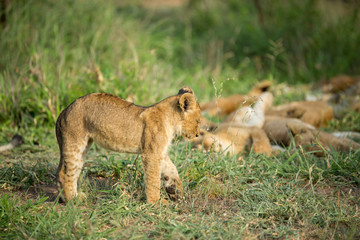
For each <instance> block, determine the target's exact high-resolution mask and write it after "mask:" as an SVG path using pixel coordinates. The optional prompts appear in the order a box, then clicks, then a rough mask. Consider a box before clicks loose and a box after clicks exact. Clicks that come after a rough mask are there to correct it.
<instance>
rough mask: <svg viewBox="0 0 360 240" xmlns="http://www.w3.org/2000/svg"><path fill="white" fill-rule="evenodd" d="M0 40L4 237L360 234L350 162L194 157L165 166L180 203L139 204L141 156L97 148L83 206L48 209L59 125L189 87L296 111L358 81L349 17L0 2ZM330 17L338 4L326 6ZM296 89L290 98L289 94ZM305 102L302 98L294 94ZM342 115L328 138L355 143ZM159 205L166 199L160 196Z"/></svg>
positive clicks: (187, 150) (299, 7) (267, 6)
mask: <svg viewBox="0 0 360 240" xmlns="http://www.w3.org/2000/svg"><path fill="white" fill-rule="evenodd" d="M7 2H8V5H7V8H6V10H5V13H6V21H5V22H4V23H2V25H1V29H0V39H1V41H0V49H2V50H1V58H0V132H1V134H0V142H1V143H5V142H7V141H9V139H11V136H12V135H13V134H14V133H20V134H22V135H23V136H24V137H25V139H26V143H25V144H24V145H23V146H22V147H21V148H19V149H15V150H13V151H12V152H6V153H4V154H2V155H0V238H7V239H22V238H30V239H42V238H49V237H50V238H54V239H72V238H74V239H80V238H84V239H99V238H114V239H118V238H156V239H195V238H199V239H209V238H215V239H216V238H224V239H233V238H236V239H238V238H245V239H247V238H300V239H307V238H320V239H338V238H339V239H356V238H359V237H360V235H359V232H360V220H359V219H360V216H359V202H360V191H359V186H360V152H359V151H357V152H353V153H348V154H344V153H337V152H328V153H326V154H325V157H322V158H315V157H311V156H309V155H307V154H305V153H304V152H303V151H302V149H293V148H290V149H288V150H287V151H286V152H284V153H283V154H282V155H280V156H277V157H275V156H273V157H266V156H262V155H256V154H253V153H250V154H249V155H242V156H241V157H240V158H237V157H228V156H223V155H220V154H217V153H202V152H200V151H198V150H196V151H195V150H192V149H191V146H189V144H188V143H186V142H183V141H180V140H176V141H175V143H174V145H173V146H172V147H171V149H170V156H171V158H172V159H173V161H174V163H175V165H176V166H177V167H178V170H179V173H180V175H181V178H182V180H183V183H184V199H182V200H181V201H180V202H174V203H172V205H171V206H169V207H160V208H156V207H154V206H151V205H146V204H144V202H145V201H144V192H143V191H144V186H143V180H142V179H143V171H142V165H141V160H140V158H139V157H138V156H131V155H124V154H118V153H114V152H108V151H106V150H103V149H100V148H97V147H96V146H95V147H92V149H91V150H90V152H89V154H88V157H87V161H86V163H85V167H84V171H83V174H82V177H81V183H80V186H81V187H80V188H81V191H82V192H84V193H85V195H86V198H84V199H82V200H81V199H79V200H78V201H77V202H74V203H72V204H68V205H64V204H61V203H59V202H58V199H57V197H56V194H55V184H54V183H55V173H56V168H57V164H58V148H57V144H56V140H55V137H54V123H55V121H56V118H57V116H58V115H59V113H60V111H61V110H62V109H63V108H65V107H66V106H67V105H69V104H70V103H71V102H72V101H73V100H75V99H76V98H78V97H79V96H82V95H84V94H87V93H90V92H98V91H104V92H109V93H112V94H115V95H118V96H121V97H124V98H127V97H132V98H134V99H136V103H138V104H140V105H150V104H153V103H154V102H156V101H158V100H160V99H163V98H165V97H167V96H169V95H172V94H175V93H176V92H177V89H179V88H180V87H182V86H184V85H190V86H191V87H192V88H193V89H194V90H195V93H196V95H197V98H198V99H199V101H201V102H205V101H207V100H209V99H211V98H213V97H215V96H217V97H218V96H220V95H222V96H227V95H230V94H232V93H246V92H247V91H248V90H249V89H250V87H251V86H253V85H254V84H255V83H256V82H258V81H260V80H262V79H265V78H266V79H270V80H271V81H272V82H273V83H274V85H275V89H274V91H275V92H274V93H277V94H275V98H276V99H275V102H276V103H281V102H284V101H289V100H295V99H296V100H299V99H303V97H304V94H305V93H304V91H305V90H306V89H308V87H303V86H307V84H315V83H316V82H319V81H321V80H323V79H325V78H329V77H331V76H333V75H336V74H339V73H347V74H350V75H357V74H359V63H360V55H359V54H358V53H359V52H360V44H359V41H358V39H360V28H356V27H355V26H359V23H360V19H359V9H360V5H359V4H358V3H356V2H352V1H346V2H345V3H339V2H338V1H326V0H315V1H314V0H306V1H295V0H294V1H293V0H291V1H286V2H284V1H258V2H260V4H261V8H260V9H259V8H257V7H256V4H254V2H256V1H235V0H229V1H212V0H192V1H190V2H189V4H188V5H185V6H182V7H177V8H162V9H151V8H144V7H141V5H139V4H138V3H136V1H129V2H128V3H124V2H121V1H113V0H111V1H100V0H88V1H82V0H78V1H55V0H46V1H36V0H28V1H7ZM331 4H337V5H336V7H334V6H332V5H331ZM285 88H286V89H290V90H291V89H292V90H291V91H287V92H286V91H285V90H284V89H285ZM298 89H301V90H303V91H299V90H298ZM359 117H360V116H359V114H357V113H353V112H350V113H347V114H345V117H344V118H343V119H339V120H334V121H333V122H331V123H330V125H329V129H327V130H336V131H339V130H357V131H358V130H359V125H358V123H359V121H358V120H359ZM162 194H163V195H164V197H166V196H165V195H166V194H165V193H162Z"/></svg>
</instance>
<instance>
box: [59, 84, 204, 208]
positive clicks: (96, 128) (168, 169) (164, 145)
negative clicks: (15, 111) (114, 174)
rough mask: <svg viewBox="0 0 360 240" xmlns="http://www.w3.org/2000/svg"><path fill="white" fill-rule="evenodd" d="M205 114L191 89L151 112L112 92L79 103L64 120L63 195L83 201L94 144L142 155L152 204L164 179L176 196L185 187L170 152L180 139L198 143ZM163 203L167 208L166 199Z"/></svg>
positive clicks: (61, 132) (65, 113)
mask: <svg viewBox="0 0 360 240" xmlns="http://www.w3.org/2000/svg"><path fill="white" fill-rule="evenodd" d="M200 119H201V112H200V106H199V104H198V102H197V101H196V99H195V96H194V93H193V91H192V89H191V88H189V87H184V88H182V89H180V90H179V93H178V94H177V95H175V96H171V97H168V98H166V99H164V100H162V101H161V102H159V103H157V104H154V105H152V106H149V107H142V106H138V105H135V104H133V103H130V102H128V101H126V100H124V99H122V98H120V97H117V96H113V95H110V94H106V93H93V94H89V95H86V96H83V97H81V98H78V99H77V100H75V101H74V102H73V103H72V104H70V105H69V106H68V107H67V108H66V109H65V110H63V111H62V113H61V114H60V115H59V117H58V119H57V122H56V137H57V141H58V144H59V148H60V164H59V167H58V171H57V184H58V188H59V191H61V190H62V191H63V196H62V198H63V200H64V201H65V202H67V201H69V200H70V199H72V198H74V197H75V196H77V187H78V186H77V185H78V178H79V175H80V172H81V169H82V166H83V162H84V157H85V154H86V152H87V151H88V150H89V148H90V146H91V144H92V143H93V142H95V143H97V144H98V145H99V146H101V147H104V148H106V149H109V150H113V151H117V152H124V153H135V154H141V158H142V162H143V164H144V171H145V174H144V175H145V185H146V190H145V193H146V199H147V203H155V202H157V201H158V200H159V199H160V184H161V182H160V177H161V176H162V177H163V179H164V181H165V184H164V186H165V190H166V191H167V192H168V193H169V194H170V196H172V197H177V196H178V195H179V194H180V193H181V192H182V189H181V187H182V183H181V181H180V179H179V175H178V172H177V170H176V167H175V165H174V164H173V163H172V162H171V160H170V158H169V157H168V155H167V149H168V147H169V145H170V144H171V140H172V139H173V137H174V136H175V135H182V136H184V137H185V138H188V139H192V138H194V137H197V136H198V135H199V131H200ZM162 203H163V204H167V201H166V200H165V199H162Z"/></svg>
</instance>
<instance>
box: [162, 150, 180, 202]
mask: <svg viewBox="0 0 360 240" xmlns="http://www.w3.org/2000/svg"><path fill="white" fill-rule="evenodd" d="M160 171H161V177H162V179H163V180H164V187H165V191H166V192H167V193H168V194H169V197H170V198H171V200H178V199H179V198H181V196H182V193H183V192H182V182H181V181H180V178H179V173H178V171H177V169H176V167H175V165H174V164H173V162H172V161H171V160H170V158H169V156H168V155H166V156H165V157H164V158H162V159H161V162H160Z"/></svg>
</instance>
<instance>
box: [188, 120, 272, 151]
mask: <svg viewBox="0 0 360 240" xmlns="http://www.w3.org/2000/svg"><path fill="white" fill-rule="evenodd" d="M193 142H194V147H195V148H198V149H201V147H204V149H205V150H206V151H210V150H213V151H215V152H222V153H224V154H229V155H230V156H232V155H235V154H239V153H241V152H243V151H245V150H250V149H251V148H252V150H253V151H254V153H261V154H266V155H268V156H269V155H270V154H271V152H272V148H271V146H270V141H269V139H268V137H267V136H266V133H265V132H264V130H263V129H261V128H258V127H228V126H225V127H221V126H220V128H219V129H217V130H216V131H215V132H214V133H210V132H206V131H203V132H202V133H201V137H200V138H198V139H196V140H195V141H193Z"/></svg>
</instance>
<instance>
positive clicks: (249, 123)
mask: <svg viewBox="0 0 360 240" xmlns="http://www.w3.org/2000/svg"><path fill="white" fill-rule="evenodd" d="M273 98H274V97H273V95H272V93H270V92H264V93H262V94H261V95H260V96H259V98H258V99H257V101H256V102H255V103H254V105H253V106H245V107H241V108H239V109H237V110H236V111H234V112H233V113H231V114H230V115H229V116H227V117H226V118H225V119H224V121H223V122H222V125H223V126H224V125H225V124H227V125H228V126H237V127H258V128H262V127H263V125H264V121H265V111H266V110H267V109H269V108H270V107H271V105H272V103H273Z"/></svg>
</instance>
